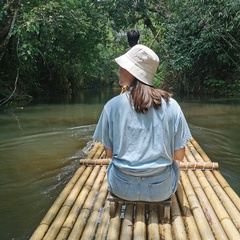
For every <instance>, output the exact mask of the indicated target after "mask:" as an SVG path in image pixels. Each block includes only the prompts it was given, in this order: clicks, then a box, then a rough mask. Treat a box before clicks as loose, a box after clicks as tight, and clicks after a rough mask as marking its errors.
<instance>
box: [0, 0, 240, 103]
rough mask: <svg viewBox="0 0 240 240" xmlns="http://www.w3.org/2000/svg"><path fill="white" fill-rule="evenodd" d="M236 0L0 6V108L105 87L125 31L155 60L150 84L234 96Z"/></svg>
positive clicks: (238, 53)
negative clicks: (136, 34) (150, 51)
mask: <svg viewBox="0 0 240 240" xmlns="http://www.w3.org/2000/svg"><path fill="white" fill-rule="evenodd" d="M239 27H240V2H239V1H238V0H216V1H207V0H206V1H204V0H201V1H199V0H182V1H178V0H163V1H159V0H158V1H156V0H150V1H144V0H136V1H132V0H81V1H78V0H69V1H63V0H58V1H39V0H34V1H31V2H30V1H25V0H22V1H20V0H9V1H1V3H0V104H1V105H3V104H5V103H7V102H8V100H10V99H15V100H24V101H27V100H30V99H31V98H32V97H35V96H39V95H44V94H54V93H62V94H64V93H72V92H74V91H78V90H79V89H81V88H89V87H100V86H111V85H112V84H113V83H114V82H116V79H117V74H116V70H117V66H116V65H115V64H114V61H113V59H114V58H115V57H116V56H118V55H120V54H122V53H123V52H125V51H126V49H127V48H128V45H127V39H126V32H127V30H129V29H131V28H135V29H137V30H139V32H140V34H141V37H140V42H141V43H142V44H145V45H147V46H150V47H151V48H153V50H154V51H156V52H157V54H158V55H159V58H160V60H161V64H160V66H159V71H158V74H157V77H156V82H155V84H156V86H160V87H163V88H165V89H167V90H172V91H174V92H176V91H178V92H182V93H197V94H202V93H209V94H216V95H238V94H239V90H240V79H239V73H240V35H239V34H238V29H239Z"/></svg>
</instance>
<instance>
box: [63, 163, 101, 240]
mask: <svg viewBox="0 0 240 240" xmlns="http://www.w3.org/2000/svg"><path fill="white" fill-rule="evenodd" d="M91 169H92V168H87V169H86V171H87V170H88V171H90V172H89V173H91V175H90V176H89V174H88V176H89V178H88V179H87V181H86V182H85V184H84V182H82V183H79V185H84V186H83V188H82V190H81V192H80V194H79V195H78V197H77V199H76V200H75V202H74V205H73V207H72V209H71V211H70V213H69V215H68V217H67V219H66V221H65V222H64V224H63V228H62V229H61V231H60V233H59V236H61V235H62V232H64V235H66V233H67V231H68V234H69V233H70V231H71V229H72V228H73V225H74V223H75V221H76V219H77V217H78V214H79V211H80V210H81V208H82V206H83V205H84V201H85V200H86V197H87V195H88V193H89V192H90V190H91V187H92V185H93V183H94V181H95V178H96V177H97V176H98V178H100V179H99V180H98V181H101V180H102V179H103V177H104V176H102V177H101V176H100V174H99V168H94V169H93V170H92V172H91ZM96 181H97V180H96ZM59 238H60V237H59ZM60 239H61V238H60Z"/></svg>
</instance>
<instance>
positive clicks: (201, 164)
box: [79, 158, 218, 170]
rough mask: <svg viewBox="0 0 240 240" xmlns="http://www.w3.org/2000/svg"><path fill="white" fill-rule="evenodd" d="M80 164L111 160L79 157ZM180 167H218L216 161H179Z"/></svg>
mask: <svg viewBox="0 0 240 240" xmlns="http://www.w3.org/2000/svg"><path fill="white" fill-rule="evenodd" d="M79 162H80V164H82V165H101V166H102V165H108V164H109V163H110V162H111V159H110V158H104V159H89V158H86V159H80V161H79ZM180 169H181V170H187V169H193V170H195V169H202V170H206V169H211V170H214V169H218V163H216V162H213V163H211V162H180Z"/></svg>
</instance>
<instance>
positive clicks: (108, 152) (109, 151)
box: [104, 147, 112, 158]
mask: <svg viewBox="0 0 240 240" xmlns="http://www.w3.org/2000/svg"><path fill="white" fill-rule="evenodd" d="M104 150H105V153H106V157H107V158H112V149H109V148H106V147H105V148H104Z"/></svg>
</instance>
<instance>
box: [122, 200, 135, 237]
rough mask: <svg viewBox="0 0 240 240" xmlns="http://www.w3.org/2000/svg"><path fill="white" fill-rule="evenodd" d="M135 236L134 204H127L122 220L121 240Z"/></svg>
mask: <svg viewBox="0 0 240 240" xmlns="http://www.w3.org/2000/svg"><path fill="white" fill-rule="evenodd" d="M132 236H133V204H127V207H126V212H125V217H124V219H123V221H122V227H121V234H120V240H132Z"/></svg>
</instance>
